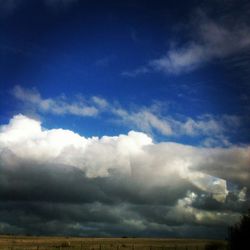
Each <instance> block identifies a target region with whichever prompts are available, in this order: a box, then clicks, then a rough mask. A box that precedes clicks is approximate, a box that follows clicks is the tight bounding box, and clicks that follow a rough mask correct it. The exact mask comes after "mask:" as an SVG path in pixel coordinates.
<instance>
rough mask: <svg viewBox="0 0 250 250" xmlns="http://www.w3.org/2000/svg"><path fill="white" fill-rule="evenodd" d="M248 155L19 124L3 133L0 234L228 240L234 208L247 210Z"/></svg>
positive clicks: (242, 150) (22, 119)
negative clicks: (194, 235)
mask: <svg viewBox="0 0 250 250" xmlns="http://www.w3.org/2000/svg"><path fill="white" fill-rule="evenodd" d="M249 155H250V148H249V147H232V148H200V147H193V146H188V145H183V144H178V143H172V142H164V143H158V144H157V143H154V142H153V140H152V139H151V138H150V137H149V136H148V135H146V134H144V133H140V132H135V131H131V132H129V133H128V134H127V135H118V136H113V137H110V136H103V137H101V138H98V137H91V138H86V137H84V136H80V135H79V134H76V133H74V132H73V131H69V130H63V129H50V130H48V129H45V128H43V127H42V126H41V123H40V121H38V120H34V119H31V118H29V117H26V116H24V115H21V114H20V115H16V116H14V117H13V118H12V119H11V120H10V122H9V124H6V125H2V126H1V127H0V197H1V201H2V202H1V203H0V215H1V218H4V219H3V220H2V221H1V225H0V231H1V232H7V231H8V232H17V233H30V232H32V230H33V232H32V233H37V234H46V233H47V234H48V233H52V234H54V233H55V232H57V234H58V233H59V234H69V232H70V233H71V234H72V233H75V234H78V235H81V234H83V235H120V236H121V235H124V234H125V235H131V232H134V233H133V235H138V236H139V235H145V232H146V231H147V233H149V234H151V235H158V234H159V233H160V232H161V233H160V235H163V234H165V236H166V235H170V236H174V235H175V236H178V235H181V234H184V235H185V234H186V235H187V232H186V230H187V228H186V227H188V228H189V229H192V230H193V231H192V230H191V231H189V232H195V231H196V230H198V229H197V228H202V232H200V233H201V235H203V236H205V235H206V234H207V233H208V232H209V230H210V229H211V227H213V226H216V227H217V226H219V227H221V230H222V231H221V233H222V234H223V232H226V231H225V229H226V226H227V225H228V224H230V223H233V222H235V221H236V220H237V218H238V216H239V212H240V210H235V209H234V207H235V206H236V207H238V208H239V209H241V207H242V204H246V203H247V202H248V197H249V196H248V190H249V178H250V177H249V175H248V174H247V173H248V172H249V160H250V159H249ZM236 172H237V175H235V173H236ZM229 182H233V183H235V185H236V186H238V189H237V190H238V191H235V190H236V189H235V190H234V191H232V190H230V188H229V187H228V183H229ZM232 195H234V196H235V197H236V198H235V199H232V198H230V197H233V196H232ZM208 198H209V199H208ZM208 201H210V203H211V202H212V201H213V202H214V203H215V204H217V205H216V206H215V208H214V209H213V210H211V209H210V210H209V209H208V210H207V208H206V207H207V206H208V204H209V203H208ZM202 204H203V205H202ZM29 211H30V212H29ZM55 211H56V213H55ZM110 211H112V213H111V212H110ZM156 211H161V212H159V213H158V212H156ZM27 213H29V216H28V217H27V216H26V215H25V214H27ZM13 218H15V220H13ZM25 225H30V226H25ZM209 228H210V229H209ZM210 236H211V235H210ZM211 237H212V236H211Z"/></svg>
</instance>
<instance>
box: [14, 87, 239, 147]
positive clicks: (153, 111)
mask: <svg viewBox="0 0 250 250" xmlns="http://www.w3.org/2000/svg"><path fill="white" fill-rule="evenodd" d="M12 94H13V96H14V97H15V98H16V99H18V100H19V101H21V102H22V103H23V104H24V106H25V107H27V108H28V109H29V110H30V109H31V110H34V111H36V112H38V113H40V112H41V113H49V114H54V115H75V116H81V117H96V116H99V115H102V114H108V115H109V117H110V118H109V119H111V120H112V121H114V122H115V123H119V124H122V125H125V126H126V127H128V128H129V129H137V130H139V131H143V132H146V133H148V134H149V135H151V136H153V135H154V134H159V135H161V136H167V137H172V138H173V137H174V138H178V137H181V136H189V137H199V136H202V137H204V138H203V139H204V145H206V146H212V145H216V144H218V145H225V146H228V145H229V144H230V140H229V137H228V134H229V133H230V134H232V131H234V130H236V129H238V128H239V127H240V126H241V119H240V117H238V116H232V115H226V114H225V115H221V116H215V115H211V114H204V115H200V116H198V117H187V116H183V117H181V118H176V117H174V116H173V115H171V114H169V115H166V114H164V115H163V114H162V104H161V103H155V104H153V105H152V106H149V107H145V106H141V107H133V108H124V107H122V106H121V105H120V104H119V102H117V101H115V102H114V103H111V102H108V101H107V100H106V99H105V98H103V97H99V96H91V97H89V98H85V97H83V96H81V95H80V96H79V97H78V98H74V101H71V100H69V98H68V97H66V96H65V95H63V96H59V97H55V98H43V97H42V96H41V94H40V93H39V92H38V91H37V90H35V89H33V90H32V89H31V90H28V89H25V88H22V87H21V86H15V88H14V89H13V91H12ZM105 121H106V120H105ZM108 122H111V121H108Z"/></svg>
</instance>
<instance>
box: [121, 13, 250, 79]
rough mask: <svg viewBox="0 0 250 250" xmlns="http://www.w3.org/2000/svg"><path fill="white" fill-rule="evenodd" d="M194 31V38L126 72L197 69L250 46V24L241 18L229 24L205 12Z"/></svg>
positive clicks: (196, 23) (178, 72) (165, 71)
mask: <svg viewBox="0 0 250 250" xmlns="http://www.w3.org/2000/svg"><path fill="white" fill-rule="evenodd" d="M189 29H190V30H192V33H194V38H193V40H190V41H188V42H187V43H186V44H184V45H182V46H180V47H172V48H171V49H169V50H168V51H167V52H166V54H164V55H162V56H160V57H159V58H156V59H152V60H150V61H149V62H148V64H147V65H144V66H141V67H139V68H137V69H135V70H132V71H125V72H123V73H122V75H125V76H132V77H133V76H137V75H138V74H143V73H148V72H152V71H161V72H164V73H167V74H180V73H183V72H184V73H185V72H189V71H193V70H195V69H196V68H199V67H201V66H202V65H204V64H205V63H207V62H209V61H212V60H219V59H223V58H226V57H228V56H231V55H234V54H236V53H239V52H242V51H244V50H248V49H250V27H249V26H248V24H247V23H246V22H240V21H237V22H235V23H234V25H231V26H229V25H228V24H225V23H223V22H220V21H217V22H216V21H213V20H212V19H209V18H208V17H207V16H206V15H205V14H204V13H203V12H200V13H199V16H198V17H196V18H195V22H194V24H192V25H191V26H190V27H189Z"/></svg>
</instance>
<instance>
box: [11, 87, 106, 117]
mask: <svg viewBox="0 0 250 250" xmlns="http://www.w3.org/2000/svg"><path fill="white" fill-rule="evenodd" d="M12 94H13V95H14V96H15V98H17V99H19V100H20V101H22V102H24V103H25V104H28V105H30V107H33V108H34V109H37V110H39V111H41V112H45V113H52V114H56V115H65V114H71V115H76V116H96V115H97V114H98V113H99V109H100V108H104V106H105V100H103V99H101V98H100V97H92V100H90V101H89V104H88V103H86V101H85V100H76V101H74V102H71V103H70V102H68V101H67V100H66V98H65V97H63V96H62V97H59V98H55V99H52V98H42V97H41V95H40V93H39V92H38V91H36V90H27V89H24V88H22V87H21V86H15V88H14V89H13V91H12Z"/></svg>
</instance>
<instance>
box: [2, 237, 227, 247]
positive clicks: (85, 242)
mask: <svg viewBox="0 0 250 250" xmlns="http://www.w3.org/2000/svg"><path fill="white" fill-rule="evenodd" d="M0 249H1V250H47V249H53V250H216V249H218V250H219V249H220V250H225V249H227V247H226V242H225V241H214V240H196V239H159V238H80V237H34V236H0Z"/></svg>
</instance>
